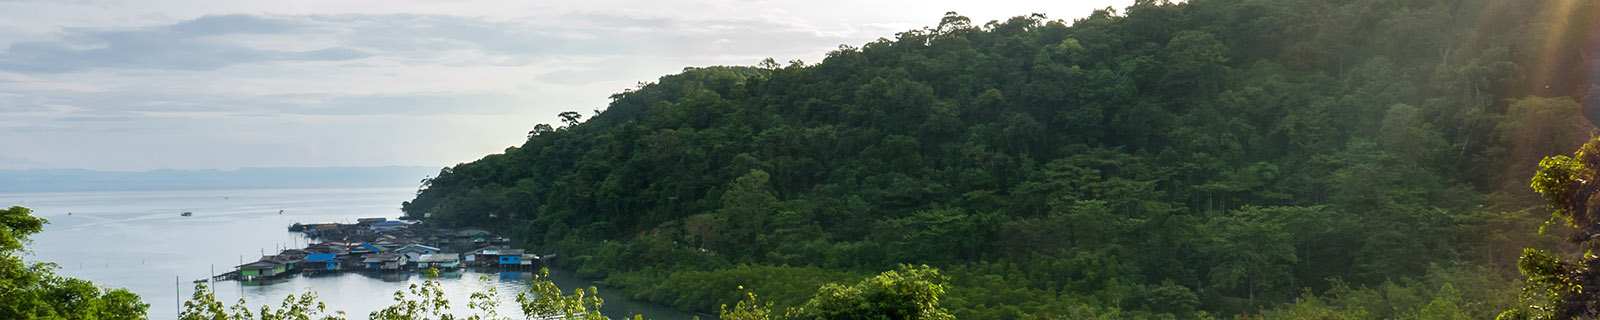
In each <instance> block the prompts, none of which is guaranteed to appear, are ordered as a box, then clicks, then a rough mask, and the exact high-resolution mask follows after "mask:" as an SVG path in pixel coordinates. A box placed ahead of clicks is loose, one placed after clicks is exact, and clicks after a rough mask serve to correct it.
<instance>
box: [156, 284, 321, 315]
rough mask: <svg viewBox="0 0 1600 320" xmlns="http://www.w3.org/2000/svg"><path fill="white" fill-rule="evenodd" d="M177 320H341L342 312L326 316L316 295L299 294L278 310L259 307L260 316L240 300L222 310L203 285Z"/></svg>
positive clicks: (185, 304)
mask: <svg viewBox="0 0 1600 320" xmlns="http://www.w3.org/2000/svg"><path fill="white" fill-rule="evenodd" d="M178 319H180V320H254V319H260V320H311V319H319V320H344V319H346V318H345V317H344V311H334V312H332V313H329V312H328V311H327V305H326V304H324V303H322V301H319V300H317V294H316V293H315V292H306V293H302V294H300V295H299V296H295V295H289V296H288V297H284V298H283V302H282V303H281V304H279V307H278V309H276V310H274V309H272V307H270V306H266V305H262V306H261V310H260V311H259V313H252V312H250V307H248V306H245V302H244V299H239V302H237V303H235V304H234V305H233V306H232V307H228V308H226V309H224V308H223V306H222V302H221V301H217V295H216V293H215V292H213V291H211V287H209V286H206V284H205V283H198V284H195V285H194V295H193V296H191V297H190V299H189V301H185V302H184V303H183V310H182V311H180V312H178Z"/></svg>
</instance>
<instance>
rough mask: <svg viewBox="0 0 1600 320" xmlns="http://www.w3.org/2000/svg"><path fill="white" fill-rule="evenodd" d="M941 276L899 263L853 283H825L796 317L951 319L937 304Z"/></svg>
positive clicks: (831, 319)
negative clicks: (844, 284) (898, 265)
mask: <svg viewBox="0 0 1600 320" xmlns="http://www.w3.org/2000/svg"><path fill="white" fill-rule="evenodd" d="M944 280H945V279H944V277H943V276H940V275H939V270H938V269H934V268H929V267H928V266H916V267H913V266H901V267H900V268H899V269H897V270H891V271H886V272H884V273H882V274H879V275H877V276H874V277H871V278H867V279H864V280H861V282H858V283H856V284H855V285H853V286H848V287H847V286H842V285H838V284H828V285H824V286H822V288H821V289H818V290H817V294H816V296H815V297H813V298H811V301H807V302H806V303H805V304H804V305H801V306H800V308H799V309H798V311H796V312H797V313H798V315H796V318H800V319H816V320H824V319H826V320H846V319H905V320H933V319H955V317H952V316H951V315H950V314H949V313H948V312H946V311H945V310H944V308H942V307H939V296H940V295H943V294H944V286H943V282H944Z"/></svg>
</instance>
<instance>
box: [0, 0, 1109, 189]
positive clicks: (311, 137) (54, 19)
mask: <svg viewBox="0 0 1600 320" xmlns="http://www.w3.org/2000/svg"><path fill="white" fill-rule="evenodd" d="M1128 3H1131V0H1130V1H1123V0H1092V1H1067V2H1048V3H1045V2H983V3H975V2H957V1H931V2H886V1H832V0H830V1H813V2H792V1H741V0H697V1H580V2H570V3H569V2H559V3H558V2H534V1H512V0H495V1H490V0H482V1H452V2H439V1H420V0H417V1H413V0H355V1H300V0H292V1H273V2H261V1H212V0H164V1H123V0H106V1H98V0H96V1H15V0H13V1H0V119H4V120H3V121H0V150H5V153H6V156H7V157H3V158H0V168H33V167H61V168H87V169H116V170H139V169H154V168H179V169H198V168H224V169H225V168H235V167H241V166H274V167H278V166H334V165H340V166H358V165H446V164H453V163H456V162H461V161H469V160H471V159H475V158H477V157H481V156H482V155H484V154H488V153H494V152H500V151H501V150H503V149H504V148H505V147H506V146H510V145H514V144H519V143H520V142H521V140H522V139H523V137H524V136H523V134H524V133H526V132H527V130H528V129H529V128H531V127H532V126H533V125H534V124H537V123H541V122H552V121H553V117H552V115H554V114H555V113H558V112H560V111H566V110H578V111H581V112H584V113H586V114H587V113H588V112H587V110H591V109H601V108H604V104H605V103H606V102H607V97H608V96H609V95H610V94H612V93H615V92H618V91H621V90H623V89H628V88H632V87H633V85H634V84H635V83H637V82H640V81H654V80H655V79H656V78H657V77H660V76H662V75H666V74H670V73H676V72H679V71H680V70H682V69H683V67H686V66H705V65H718V64H723V65H730V64H731V65H752V64H755V63H756V62H757V61H760V60H761V59H762V58H766V57H772V58H775V59H777V60H778V61H788V60H792V59H804V60H806V61H813V62H815V61H820V58H821V57H822V56H823V54H824V53H826V52H827V51H829V50H833V49H835V48H836V47H837V46H838V45H840V44H849V45H853V46H859V45H861V44H863V43H866V42H869V41H872V40H874V39H877V38H879V37H890V38H892V37H893V34H894V33H895V32H899V31H904V30H907V29H913V28H920V27H923V26H928V25H931V24H935V23H937V22H938V19H939V17H940V16H942V15H943V13H944V12H945V11H951V10H954V11H958V12H961V13H962V14H965V15H968V16H970V17H972V18H973V21H974V22H975V23H979V24H981V23H983V22H987V21H988V20H996V19H1005V18H1007V17H1010V16H1014V15H1025V14H1028V13H1031V12H1046V13H1049V14H1051V17H1053V18H1068V19H1070V18H1075V17H1079V16H1083V15H1086V14H1087V13H1088V12H1089V11H1090V10H1092V9H1094V8H1101V7H1106V6H1115V7H1122V6H1126V5H1127V4H1128Z"/></svg>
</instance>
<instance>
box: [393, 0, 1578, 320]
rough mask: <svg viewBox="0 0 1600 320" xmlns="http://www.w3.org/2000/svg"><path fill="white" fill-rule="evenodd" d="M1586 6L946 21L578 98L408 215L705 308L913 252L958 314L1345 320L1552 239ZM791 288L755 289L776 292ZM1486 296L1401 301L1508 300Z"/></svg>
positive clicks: (1246, 0)
mask: <svg viewBox="0 0 1600 320" xmlns="http://www.w3.org/2000/svg"><path fill="white" fill-rule="evenodd" d="M1594 6H1595V4H1594V3H1592V2H1582V3H1569V2H1564V1H1556V0H1537V1H1523V2H1517V3H1515V4H1510V3H1508V2H1505V1H1498V0H1466V1H1455V0H1416V1H1387V2H1381V1H1380V2H1370V1H1366V2H1363V1H1336V0H1291V1H1256V0H1210V1H1184V2H1181V3H1171V2H1167V1H1137V2H1136V3H1135V4H1134V5H1133V6H1131V7H1129V8H1126V10H1120V11H1119V10H1100V11H1096V12H1094V14H1092V15H1090V16H1089V17H1087V18H1083V19H1079V20H1075V21H1062V20H1049V19H1047V18H1045V17H1044V16H1042V15H1030V16H1019V17H1014V18H1011V19H1007V20H1003V21H991V22H988V23H973V22H972V21H969V19H967V18H965V17H962V16H960V15H958V14H954V13H951V14H947V15H945V16H943V17H941V19H940V22H939V25H938V26H937V27H930V28H924V29H919V30H909V31H906V32H901V33H898V34H896V35H894V36H893V37H891V38H884V39H880V40H877V41H873V42H870V43H866V44H862V45H860V47H854V46H841V47H840V49H838V50H835V51H832V52H829V53H828V54H827V56H826V59H824V60H823V61H822V62H821V63H817V64H805V63H801V62H798V61H796V62H792V63H790V64H789V65H787V66H780V65H778V63H777V62H776V61H766V62H764V63H762V65H761V66H759V67H727V66H715V67H704V68H687V69H685V70H684V71H683V72H682V73H679V74H674V75H668V76H664V77H661V78H660V79H658V80H657V81H655V82H652V83H645V84H642V85H641V86H639V87H638V88H635V89H631V90H627V91H625V92H622V93H618V94H616V95H613V96H611V98H612V102H611V104H610V105H609V107H608V108H607V109H605V111H604V112H601V113H599V114H598V115H595V116H593V117H589V118H587V119H582V120H584V121H583V122H581V123H579V122H578V120H579V119H578V118H576V117H570V118H571V120H570V121H568V120H565V119H566V118H568V117H567V116H572V115H573V114H568V115H567V116H563V118H564V120H563V121H566V126H564V127H562V128H560V129H552V128H549V127H548V126H545V127H535V130H534V132H533V133H531V134H530V136H529V137H528V140H527V141H526V143H524V144H523V145H521V146H519V147H516V148H510V149H507V150H506V152H505V153H504V154H494V155H489V156H486V157H484V158H483V159H480V160H478V161H473V162H469V163H463V164H459V165H455V166H452V167H448V168H443V169H442V170H441V171H440V173H439V174H438V175H437V176H436V177H434V178H431V179H429V180H427V181H425V184H424V186H423V188H422V189H421V190H419V193H418V195H417V198H416V199H414V200H412V201H410V202H407V203H405V204H404V207H403V210H404V211H405V213H406V214H407V215H409V216H412V217H416V218H424V219H427V220H428V221H429V222H430V223H438V224H442V225H472V226H480V227H481V226H490V227H497V228H500V229H503V230H502V231H506V232H509V233H513V234H517V235H519V238H520V239H527V241H528V243H527V245H529V246H530V247H533V248H537V249H542V250H548V251H554V252H557V253H558V254H559V255H558V256H559V257H561V261H559V262H558V263H559V264H562V265H565V266H569V267H574V268H577V269H579V271H580V274H581V275H583V276H587V277H596V278H606V279H608V280H610V281H611V283H613V284H617V285H619V286H622V290H623V291H625V292H626V293H628V294H631V295H634V296H638V297H644V298H647V299H650V300H653V301H659V302H662V303H665V304H669V305H674V306H680V307H687V308H692V309H695V310H697V311H704V312H715V311H716V310H717V308H716V307H717V306H718V305H719V303H718V302H726V301H733V300H739V299H742V296H741V295H740V294H739V293H738V292H737V291H735V290H733V289H731V288H733V287H735V285H729V284H726V283H717V285H715V286H713V285H710V284H712V283H716V281H710V280H705V278H706V275H716V274H720V273H718V272H727V273H726V274H755V272H749V271H747V270H748V269H761V268H796V269H795V270H810V269H805V268H820V269H822V270H827V272H813V271H805V272H804V273H805V274H807V275H814V276H817V277H833V276H837V275H838V274H844V273H866V272H875V271H878V270H884V269H889V268H893V267H894V266H895V265H898V264H902V263H916V264H928V265H931V266H935V267H940V268H941V269H942V270H946V271H947V275H949V276H951V279H950V281H951V282H952V283H956V284H958V285H953V286H951V287H950V289H949V290H950V292H949V303H945V304H943V305H945V306H946V307H947V308H949V309H950V310H951V311H950V313H951V314H955V315H958V316H962V317H968V318H990V319H1021V318H1041V317H1049V316H1064V317H1082V318H1095V317H1111V318H1146V317H1149V318H1156V317H1167V316H1170V317H1204V316H1208V315H1211V314H1248V313H1252V312H1256V311H1260V310H1275V309H1279V307H1285V306H1291V305H1302V304H1303V305H1305V308H1306V309H1305V310H1304V311H1306V312H1308V313H1307V314H1318V313H1317V312H1320V311H1317V309H1316V308H1319V306H1326V307H1328V308H1329V309H1328V310H1345V309H1340V308H1339V307H1340V306H1343V305H1347V304H1350V303H1354V302H1352V301H1356V300H1352V299H1353V298H1350V299H1346V298H1343V297H1344V296H1343V295H1341V294H1342V293H1331V292H1333V291H1334V290H1337V289H1339V286H1347V287H1353V288H1381V287H1382V286H1383V285H1384V284H1386V283H1395V282H1405V281H1408V280H1414V279H1418V278H1423V277H1428V276H1429V275H1430V273H1431V272H1432V271H1431V269H1432V268H1434V266H1435V265H1454V264H1457V263H1459V262H1462V261H1471V262H1480V263H1481V262H1482V261H1495V260H1497V259H1505V260H1509V257H1510V256H1513V255H1516V254H1517V253H1518V252H1517V250H1515V249H1513V248H1521V247H1525V246H1528V245H1530V243H1536V242H1538V241H1545V239H1541V238H1538V237H1530V236H1523V235H1522V234H1524V233H1525V232H1522V231H1520V230H1517V228H1520V227H1522V226H1525V225H1527V224H1528V223H1529V221H1527V220H1528V219H1527V217H1528V216H1530V215H1542V214H1544V213H1543V211H1542V210H1545V209H1542V208H1530V207H1531V206H1534V205H1536V204H1537V203H1534V202H1533V201H1536V200H1538V199H1537V198H1534V197H1533V195H1532V194H1531V193H1529V192H1527V189H1525V188H1524V187H1523V186H1524V185H1526V182H1525V180H1522V179H1524V177H1523V176H1524V175H1526V174H1527V172H1528V170H1531V169H1532V168H1533V166H1534V165H1535V163H1534V162H1536V161H1537V160H1538V159H1540V158H1542V157H1543V156H1547V155H1550V153H1551V152H1555V151H1557V150H1566V149H1565V148H1570V145H1572V144H1573V142H1571V141H1568V140H1572V139H1576V138H1575V137H1579V138H1581V137H1582V136H1584V134H1583V133H1582V132H1581V131H1583V130H1587V129H1589V128H1592V126H1591V125H1589V124H1588V123H1587V122H1586V121H1583V120H1584V119H1583V117H1582V112H1581V111H1582V109H1581V108H1580V105H1581V104H1580V103H1578V101H1579V99H1577V98H1576V97H1583V96H1584V95H1585V94H1586V93H1585V92H1584V90H1587V89H1585V88H1587V87H1586V86H1583V85H1578V84H1573V83H1568V82H1575V81H1572V79H1582V78H1583V75H1584V74H1583V73H1582V72H1583V70H1581V69H1583V68H1548V67H1545V66H1577V65H1585V64H1584V62H1583V60H1582V59H1583V58H1582V55H1579V54H1542V52H1546V51H1548V52H1583V50H1586V49H1585V48H1588V47H1587V45H1588V42H1587V41H1588V39H1580V38H1581V37H1576V36H1571V37H1569V36H1546V35H1557V34H1559V35H1568V34H1573V33H1574V32H1567V31H1566V30H1590V29H1592V28H1589V27H1590V25H1588V24H1586V23H1589V22H1590V21H1592V20H1593V17H1590V16H1591V15H1593V13H1594V12H1597V11H1596V10H1591V9H1593V8H1594ZM1556 22H1567V23H1568V24H1566V25H1561V24H1557V23H1556ZM1576 33H1581V32H1576ZM1567 69H1572V70H1567ZM1574 70H1576V71H1574ZM1529 83H1539V84H1549V85H1550V86H1551V87H1549V88H1529V87H1530V85H1528V84H1529ZM1558 176H1559V175H1558ZM1513 177H1514V178H1513ZM1553 177H1555V176H1553ZM1552 179H1555V178H1552ZM1519 181H1523V182H1519ZM1569 183H1570V181H1567V180H1559V181H1558V180H1551V181H1548V182H1546V184H1551V185H1557V184H1569ZM1546 195H1547V196H1549V194H1546ZM1530 199H1531V200H1530ZM1579 218H1580V219H1586V218H1582V217H1579ZM1579 221H1580V222H1581V221H1586V220H1579ZM1495 267H1496V269H1493V270H1489V271H1487V273H1510V270H1511V268H1512V265H1511V264H1509V263H1508V262H1507V263H1500V264H1495ZM741 268H743V269H747V270H741V271H726V270H740V269H741ZM1486 277H1487V276H1486ZM791 279H792V278H791ZM996 279H1003V280H1005V281H996ZM664 281H667V282H664ZM827 281H832V280H826V281H821V282H827ZM818 282H819V281H815V280H810V281H800V283H807V284H810V283H818ZM663 283H674V284H683V285H684V286H683V288H693V289H692V290H691V289H673V288H664V287H669V286H667V285H663ZM993 283H1004V284H1005V285H996V284H993ZM751 285H752V286H755V284H751ZM1442 285H1443V284H1439V285H1436V286H1431V287H1430V288H1429V289H1431V290H1438V288H1441V287H1442ZM1457 288H1459V286H1457ZM844 289H845V287H840V288H836V289H830V290H844ZM1308 289H1309V291H1307V290H1308ZM1352 290H1353V291H1352V292H1356V291H1361V290H1363V289H1352ZM1372 290H1382V289H1372ZM793 291H794V290H783V291H782V292H784V293H776V294H774V293H767V292H765V291H762V294H763V296H764V297H771V298H772V301H773V302H774V305H775V306H786V304H787V303H798V300H800V299H798V298H792V297H789V296H788V292H793ZM1491 291H1492V290H1476V291H1474V290H1462V291H1461V295H1460V296H1459V299H1454V298H1452V299H1444V300H1440V301H1441V302H1439V303H1437V304H1431V303H1427V301H1424V302H1423V303H1414V304H1400V305H1401V306H1403V307H1405V308H1411V309H1412V310H1409V311H1417V310H1422V309H1424V308H1428V310H1432V311H1430V313H1429V314H1430V315H1443V316H1448V315H1450V314H1453V312H1452V311H1449V309H1451V308H1452V306H1454V307H1458V308H1464V309H1466V310H1473V311H1468V312H1466V314H1468V315H1469V316H1471V317H1483V313H1481V312H1478V311H1477V310H1480V309H1474V308H1478V307H1474V306H1469V305H1471V304H1472V303H1471V302H1478V301H1494V302H1493V303H1488V302H1485V303H1484V305H1491V304H1492V305H1494V307H1487V308H1488V309H1495V308H1502V309H1503V308H1510V305H1511V304H1512V303H1513V302H1508V301H1503V300H1496V299H1493V298H1491V297H1490V296H1489V295H1490V294H1491V293H1490V292H1491ZM838 292H840V293H841V294H843V293H845V292H847V291H838ZM1306 292H1312V293H1316V294H1317V296H1316V297H1317V299H1320V300H1318V301H1320V302H1316V303H1305V302H1304V301H1305V300H1306V299H1304V298H1303V297H1306ZM1297 297H1302V299H1301V301H1302V302H1299V303H1297V302H1295V299H1296V298H1297ZM1429 299H1433V298H1432V297H1430V298H1429ZM1429 301H1431V300H1429ZM1458 302H1459V303H1458ZM1318 303H1321V304H1320V305H1319V304H1318ZM1367 312H1368V313H1367V314H1368V315H1381V316H1378V317H1401V315H1402V314H1411V313H1407V312H1397V311H1392V310H1390V311H1379V310H1376V309H1368V310H1367ZM1419 314H1420V313H1419Z"/></svg>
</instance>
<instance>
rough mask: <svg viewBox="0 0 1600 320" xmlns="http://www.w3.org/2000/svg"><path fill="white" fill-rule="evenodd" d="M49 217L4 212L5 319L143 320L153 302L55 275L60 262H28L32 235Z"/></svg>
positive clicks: (0, 265)
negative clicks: (24, 257) (150, 303)
mask: <svg viewBox="0 0 1600 320" xmlns="http://www.w3.org/2000/svg"><path fill="white" fill-rule="evenodd" d="M46 223H48V221H46V220H45V219H41V218H38V217H34V216H33V211H32V210H29V209H28V208H24V207H21V206H13V207H11V208H8V209H5V210H0V319H143V318H145V312H146V309H148V308H149V307H150V305H149V304H146V303H143V302H140V301H139V295H137V294H134V293H133V292H130V291H128V290H127V289H110V288H101V287H99V286H96V285H94V283H91V282H89V281H84V280H80V279H75V278H68V277H59V276H56V275H55V268H56V266H55V264H51V263H26V262H24V261H22V256H21V255H22V254H23V253H24V252H26V245H27V244H28V243H30V242H29V240H28V236H29V235H32V234H35V233H38V232H39V231H43V230H44V225H45V224H46Z"/></svg>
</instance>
